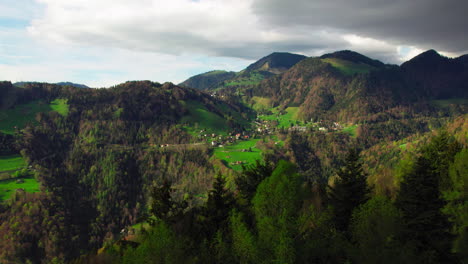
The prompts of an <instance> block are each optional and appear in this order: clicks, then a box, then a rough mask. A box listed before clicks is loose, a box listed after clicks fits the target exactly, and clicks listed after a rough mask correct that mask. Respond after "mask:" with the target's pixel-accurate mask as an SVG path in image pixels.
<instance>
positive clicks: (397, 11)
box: [253, 0, 468, 52]
mask: <svg viewBox="0 0 468 264" xmlns="http://www.w3.org/2000/svg"><path fill="white" fill-rule="evenodd" d="M253 11H254V13H256V14H257V15H258V16H259V18H260V19H261V21H262V23H263V24H269V25H272V26H281V27H286V26H289V27H295V26H309V27H311V28H328V29H332V30H333V29H337V30H342V31H343V32H348V33H350V34H358V35H362V36H366V37H371V38H375V39H380V40H386V41H389V42H392V43H395V44H403V45H415V46H418V47H421V48H425V49H428V48H435V49H438V50H444V51H449V52H463V51H466V50H468V34H466V32H467V28H468V15H467V11H468V1H465V0H394V1H392V0H386V1H383V0H376V1H371V0H354V1H350V0H327V1H318V0H289V1H284V0H256V1H255V2H254V4H253Z"/></svg>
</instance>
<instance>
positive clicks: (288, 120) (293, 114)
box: [259, 107, 303, 128]
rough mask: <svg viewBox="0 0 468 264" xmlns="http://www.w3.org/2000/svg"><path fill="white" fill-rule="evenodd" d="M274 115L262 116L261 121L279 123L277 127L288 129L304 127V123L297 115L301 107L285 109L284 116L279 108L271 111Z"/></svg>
mask: <svg viewBox="0 0 468 264" xmlns="http://www.w3.org/2000/svg"><path fill="white" fill-rule="evenodd" d="M271 111H272V112H273V114H271V115H262V116H260V117H259V118H260V119H261V120H267V121H275V120H276V121H278V126H277V127H283V128H288V127H290V126H291V125H297V124H299V125H303V123H302V122H301V121H300V120H299V119H298V117H297V113H298V111H299V107H288V108H286V109H285V113H284V114H280V113H279V111H278V109H277V108H273V109H271Z"/></svg>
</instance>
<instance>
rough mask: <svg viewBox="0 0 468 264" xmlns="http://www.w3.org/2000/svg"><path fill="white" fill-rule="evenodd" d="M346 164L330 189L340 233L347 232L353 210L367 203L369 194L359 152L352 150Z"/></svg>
mask: <svg viewBox="0 0 468 264" xmlns="http://www.w3.org/2000/svg"><path fill="white" fill-rule="evenodd" d="M345 162H346V163H345V166H344V167H343V168H342V169H340V170H339V171H338V173H337V176H338V178H337V179H336V181H335V184H334V186H333V187H330V193H329V202H330V205H331V206H332V207H333V210H334V221H335V227H336V228H337V229H338V230H340V231H347V229H348V226H349V222H350V219H351V215H352V213H353V210H354V209H355V208H356V207H358V206H359V205H361V204H363V203H365V202H366V201H367V199H368V194H369V189H368V187H367V183H366V175H365V174H364V172H363V170H362V163H361V162H360V160H359V152H358V151H357V150H356V149H350V150H349V152H348V155H347V157H346V161H345Z"/></svg>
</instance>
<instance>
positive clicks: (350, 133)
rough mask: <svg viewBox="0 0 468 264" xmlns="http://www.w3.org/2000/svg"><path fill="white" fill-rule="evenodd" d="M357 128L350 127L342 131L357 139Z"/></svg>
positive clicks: (354, 126) (355, 126)
mask: <svg viewBox="0 0 468 264" xmlns="http://www.w3.org/2000/svg"><path fill="white" fill-rule="evenodd" d="M357 128H358V125H352V126H349V127H345V128H343V130H342V131H343V132H344V133H348V134H349V135H350V136H351V137H353V138H355V137H357V132H356V130H357Z"/></svg>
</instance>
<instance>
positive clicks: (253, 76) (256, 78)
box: [225, 72, 265, 86]
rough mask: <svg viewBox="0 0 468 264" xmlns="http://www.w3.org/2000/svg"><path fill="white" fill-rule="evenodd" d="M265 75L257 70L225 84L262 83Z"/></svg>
mask: <svg viewBox="0 0 468 264" xmlns="http://www.w3.org/2000/svg"><path fill="white" fill-rule="evenodd" d="M264 78H265V77H264V76H263V75H262V74H260V73H257V72H252V73H250V75H249V76H247V77H241V78H239V79H235V80H233V81H231V82H227V83H225V86H243V85H245V86H248V85H255V84H258V83H260V82H261V81H262V80H263V79H264Z"/></svg>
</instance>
